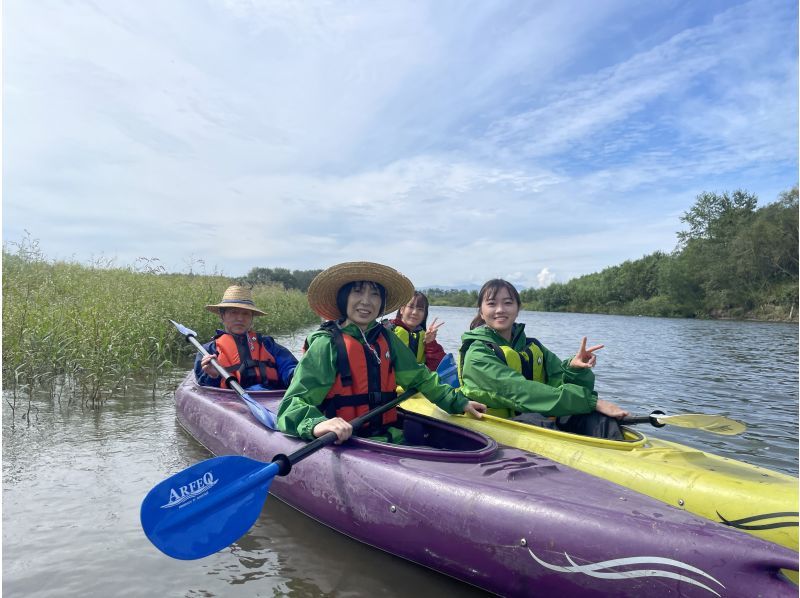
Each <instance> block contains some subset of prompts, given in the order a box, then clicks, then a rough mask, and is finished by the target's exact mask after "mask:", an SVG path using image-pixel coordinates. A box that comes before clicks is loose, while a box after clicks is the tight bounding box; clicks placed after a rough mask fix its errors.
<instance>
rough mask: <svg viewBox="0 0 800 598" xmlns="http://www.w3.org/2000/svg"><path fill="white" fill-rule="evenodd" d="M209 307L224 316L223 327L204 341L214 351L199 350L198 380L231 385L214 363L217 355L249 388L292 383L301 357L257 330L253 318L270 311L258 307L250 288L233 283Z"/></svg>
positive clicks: (263, 388) (196, 372) (201, 382)
mask: <svg viewBox="0 0 800 598" xmlns="http://www.w3.org/2000/svg"><path fill="white" fill-rule="evenodd" d="M206 309H207V310H208V311H210V312H212V313H215V314H217V315H218V316H219V317H220V320H221V321H222V327H223V330H217V334H216V336H215V337H214V339H213V340H212V341H211V342H209V343H207V344H206V345H204V346H205V348H206V350H207V351H208V352H209V353H210V354H211V355H210V356H209V357H203V355H202V354H200V353H198V354H197V358H196V359H195V363H194V373H195V377H196V378H197V382H198V384H201V385H203V386H216V387H222V388H225V387H226V386H227V384H226V383H225V380H223V379H222V377H221V376H220V375H219V374H218V373H217V370H215V369H214V367H213V366H212V365H211V357H216V359H217V361H218V362H219V363H220V365H221V366H222V367H224V368H225V369H227V370H228V372H230V373H231V374H233V375H234V376H236V378H237V380H238V382H239V384H241V385H242V386H243V387H244V388H246V389H247V390H267V389H280V388H286V387H287V386H289V382H290V381H291V379H292V376H293V375H294V370H295V367H297V358H296V357H295V356H294V355H292V353H291V351H289V349H287V348H286V347H283V346H281V345H279V344H278V343H276V342H275V340H274V339H273V338H272V337H271V336H266V335H262V334H259V333H257V332H255V331H254V330H253V318H254V317H255V316H263V315H266V314H265V313H264V312H263V311H261V310H260V309H258V308H257V307H256V304H255V302H254V301H253V292H252V291H251V290H250V289H249V288H247V287H243V286H239V285H233V286H230V287H228V288H227V289H225V294H224V295H223V296H222V301H220V302H219V303H216V304H214V305H206Z"/></svg>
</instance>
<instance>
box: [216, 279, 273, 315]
mask: <svg viewBox="0 0 800 598" xmlns="http://www.w3.org/2000/svg"><path fill="white" fill-rule="evenodd" d="M226 307H238V308H239V309H249V310H250V311H251V312H253V315H254V316H265V315H267V314H265V313H264V312H263V311H261V310H260V309H258V308H257V307H256V304H255V302H254V301H253V291H251V290H250V289H248V288H247V287H241V286H238V285H233V286H231V287H228V288H227V289H225V293H224V294H223V295H222V301H220V302H219V303H217V304H215V305H206V309H207V310H208V311H210V312H211V313H215V314H217V315H219V310H220V308H226Z"/></svg>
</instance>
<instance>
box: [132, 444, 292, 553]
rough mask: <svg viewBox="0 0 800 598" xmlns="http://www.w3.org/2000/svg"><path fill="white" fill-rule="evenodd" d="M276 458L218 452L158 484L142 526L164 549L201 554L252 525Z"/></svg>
mask: <svg viewBox="0 0 800 598" xmlns="http://www.w3.org/2000/svg"><path fill="white" fill-rule="evenodd" d="M277 472H278V465H277V464H276V463H262V462H261V461H255V460H253V459H248V458H247V457H238V456H233V457H215V458H213V459H208V460H206V461H202V462H200V463H197V464H195V465H193V466H191V467H189V468H187V469H184V470H183V471H181V472H180V473H176V474H175V475H173V476H172V477H169V478H167V479H166V480H164V481H163V482H161V483H160V484H158V485H157V486H155V487H154V488H153V489H152V490H150V492H148V494H147V496H145V498H144V500H143V501H142V509H141V522H142V529H143V530H144V533H145V534H146V535H147V537H148V538H149V540H150V541H151V542H152V543H153V544H154V545H155V546H156V548H158V549H159V550H160V551H161V552H163V553H164V554H166V555H168V556H171V557H173V558H176V559H184V560H189V559H199V558H203V557H205V556H208V555H210V554H213V553H215V552H217V551H218V550H222V549H223V548H225V547H226V546H229V545H230V544H232V543H233V542H235V541H236V540H238V539H239V538H241V537H242V536H243V535H244V534H245V533H246V532H247V530H249V529H250V528H251V527H252V526H253V524H254V523H255V521H256V519H258V516H259V514H260V513H261V508H262V506H263V505H264V501H265V500H266V498H267V492H268V491H269V487H270V484H271V483H272V480H273V478H274V477H275V474H276V473H277Z"/></svg>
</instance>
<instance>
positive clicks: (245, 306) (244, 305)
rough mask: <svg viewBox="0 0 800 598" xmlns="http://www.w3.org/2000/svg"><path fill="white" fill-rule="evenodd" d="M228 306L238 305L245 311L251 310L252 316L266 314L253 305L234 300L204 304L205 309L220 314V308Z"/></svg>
mask: <svg viewBox="0 0 800 598" xmlns="http://www.w3.org/2000/svg"><path fill="white" fill-rule="evenodd" d="M229 307H238V308H239V309H246V310H247V311H251V312H253V315H254V316H266V315H267V314H266V313H265V312H263V311H261V310H260V309H257V308H255V307H253V306H252V305H248V304H247V303H236V302H233V301H231V302H229V303H217V304H216V305H206V309H207V310H208V311H210V312H211V313H212V314H217V315H220V313H219V310H220V308H226V309H227V308H229Z"/></svg>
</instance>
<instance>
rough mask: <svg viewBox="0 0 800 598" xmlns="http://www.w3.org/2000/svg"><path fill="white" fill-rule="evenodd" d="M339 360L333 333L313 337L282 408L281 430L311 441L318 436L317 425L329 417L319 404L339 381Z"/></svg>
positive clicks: (279, 421) (279, 422) (279, 426)
mask: <svg viewBox="0 0 800 598" xmlns="http://www.w3.org/2000/svg"><path fill="white" fill-rule="evenodd" d="M335 360H336V356H335V355H334V349H333V342H332V339H331V337H330V335H329V334H325V333H320V334H318V335H312V336H311V337H310V338H309V347H308V350H307V351H306V353H305V355H303V358H302V359H301V360H300V363H298V364H297V368H296V369H295V371H294V376H293V377H292V381H291V383H290V384H289V388H287V389H286V394H285V395H284V396H283V400H282V401H281V405H280V408H279V409H278V428H279V429H280V431H281V432H284V433H286V434H291V435H292V436H299V437H301V438H306V439H309V440H311V439H313V438H314V435H313V433H312V431H313V430H314V426H316V425H317V424H318V423H320V422H321V421H325V420H326V419H328V418H327V417H326V416H325V415H324V414H323V413H322V412H321V411H320V410H319V405H320V404H322V401H323V400H324V399H325V396H326V395H327V394H328V391H329V390H330V388H331V386H333V383H334V382H335V380H336V364H335Z"/></svg>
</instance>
